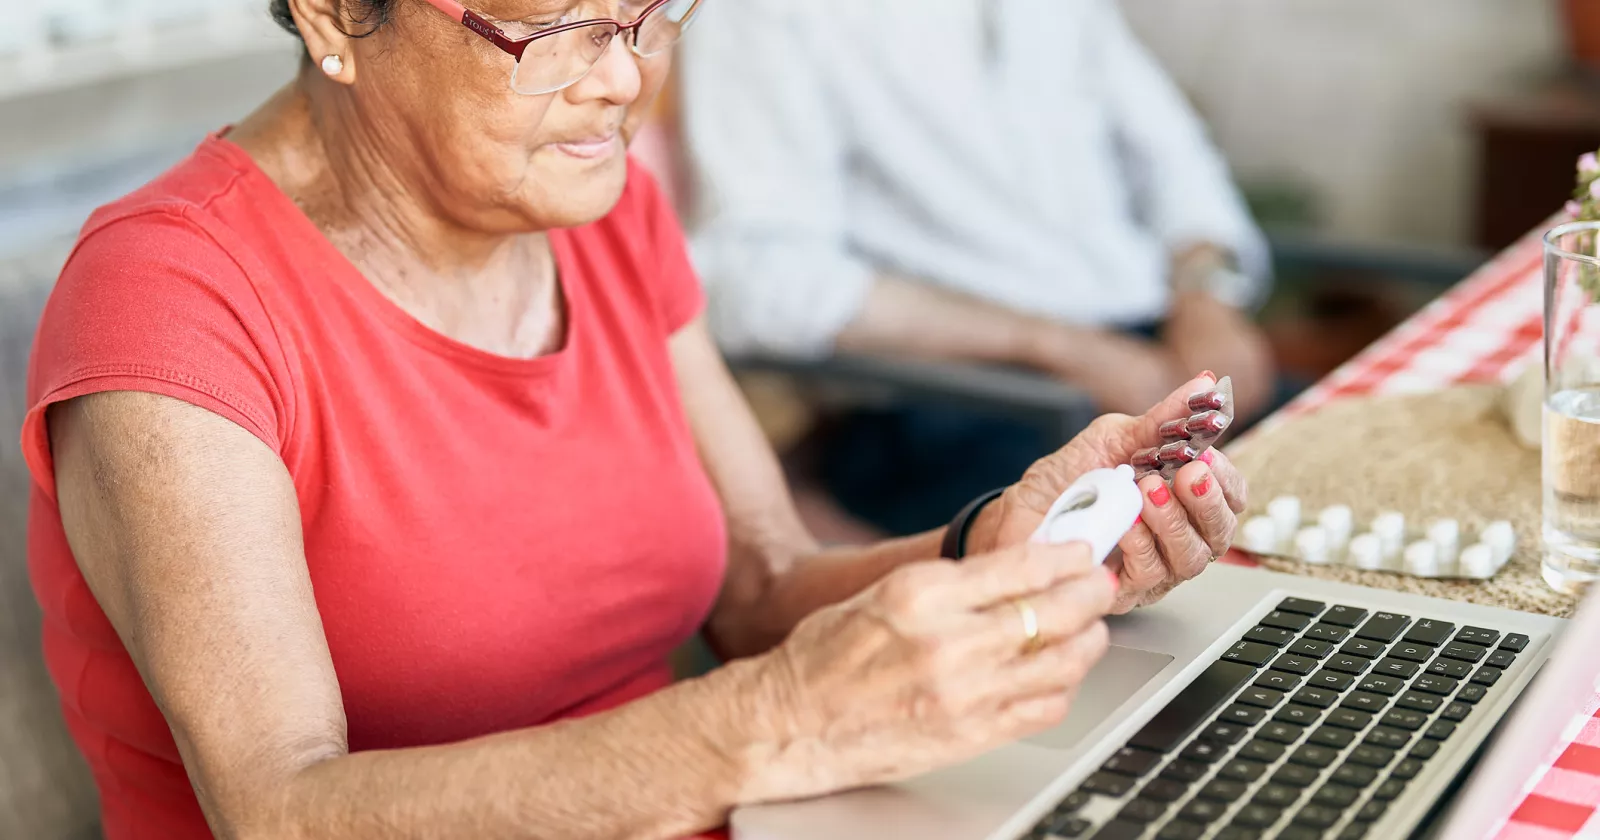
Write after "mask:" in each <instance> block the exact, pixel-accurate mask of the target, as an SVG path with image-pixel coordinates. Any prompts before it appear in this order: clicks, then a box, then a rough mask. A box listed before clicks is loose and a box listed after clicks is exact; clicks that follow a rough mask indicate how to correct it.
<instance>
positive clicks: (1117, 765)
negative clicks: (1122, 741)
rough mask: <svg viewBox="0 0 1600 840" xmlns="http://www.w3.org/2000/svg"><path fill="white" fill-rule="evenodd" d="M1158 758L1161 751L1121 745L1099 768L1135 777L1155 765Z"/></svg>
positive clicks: (1148, 770) (1159, 758)
mask: <svg viewBox="0 0 1600 840" xmlns="http://www.w3.org/2000/svg"><path fill="white" fill-rule="evenodd" d="M1160 760H1161V753H1157V752H1151V751H1149V750H1141V749H1139V748H1137V747H1123V748H1122V749H1120V750H1117V751H1116V752H1115V753H1113V754H1112V756H1111V757H1110V758H1108V759H1106V763H1105V764H1102V765H1100V769H1101V770H1105V771H1107V772H1110V773H1121V774H1122V775H1124V776H1132V777H1134V778H1135V779H1137V778H1139V777H1140V776H1143V775H1144V774H1146V773H1148V772H1150V770H1151V769H1152V768H1154V767H1155V766H1156V762H1158V761H1160Z"/></svg>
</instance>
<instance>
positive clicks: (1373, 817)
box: [1356, 799, 1389, 823]
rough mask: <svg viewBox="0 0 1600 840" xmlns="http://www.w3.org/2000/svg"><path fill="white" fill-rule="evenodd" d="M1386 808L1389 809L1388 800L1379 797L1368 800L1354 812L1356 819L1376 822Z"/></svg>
mask: <svg viewBox="0 0 1600 840" xmlns="http://www.w3.org/2000/svg"><path fill="white" fill-rule="evenodd" d="M1387 810H1389V803H1388V802H1385V801H1383V800H1381V799H1371V800H1368V801H1367V804H1365V805H1362V806H1361V810H1359V811H1357V812H1356V821H1357V822H1368V823H1369V822H1377V821H1378V819H1379V818H1380V817H1382V816H1383V812H1384V811H1387Z"/></svg>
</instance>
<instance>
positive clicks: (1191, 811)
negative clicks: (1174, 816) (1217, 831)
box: [1178, 796, 1228, 825]
mask: <svg viewBox="0 0 1600 840" xmlns="http://www.w3.org/2000/svg"><path fill="white" fill-rule="evenodd" d="M1227 812H1228V803H1226V802H1220V801H1218V800H1215V799H1205V798H1202V797H1200V796H1197V797H1195V798H1194V799H1191V800H1189V804H1187V805H1185V806H1183V810H1181V811H1179V812H1178V819H1180V820H1188V821H1190V822H1194V823H1199V824H1200V825H1210V824H1211V823H1214V822H1216V821H1217V820H1219V819H1222V815H1223V814H1226V813H1227Z"/></svg>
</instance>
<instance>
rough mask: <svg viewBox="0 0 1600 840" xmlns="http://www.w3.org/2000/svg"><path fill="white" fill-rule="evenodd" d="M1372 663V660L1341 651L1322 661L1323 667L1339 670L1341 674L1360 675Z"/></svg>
mask: <svg viewBox="0 0 1600 840" xmlns="http://www.w3.org/2000/svg"><path fill="white" fill-rule="evenodd" d="M1371 664H1372V662H1371V661H1369V660H1366V659H1362V658H1361V657H1359V656H1346V655H1344V654H1342V653H1341V654H1337V655H1335V656H1333V657H1332V658H1330V659H1329V660H1328V661H1327V662H1324V663H1322V667H1324V668H1327V669H1328V670H1330V671H1338V672H1339V673H1341V674H1355V675H1356V676H1358V677H1359V676H1361V675H1362V674H1363V673H1365V672H1366V670H1367V666H1368V665H1371Z"/></svg>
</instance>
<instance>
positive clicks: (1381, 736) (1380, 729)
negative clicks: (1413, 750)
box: [1362, 726, 1411, 749]
mask: <svg viewBox="0 0 1600 840" xmlns="http://www.w3.org/2000/svg"><path fill="white" fill-rule="evenodd" d="M1410 742H1411V733H1410V732H1407V731H1405V730H1404V729H1395V728H1393V727H1389V726H1374V727H1373V728H1372V731H1371V732H1368V733H1367V737H1366V738H1364V739H1363V740H1362V743H1366V744H1371V745H1373V746H1374V747H1388V748H1389V749H1399V748H1401V747H1403V746H1405V745H1406V744H1408V743H1410Z"/></svg>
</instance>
